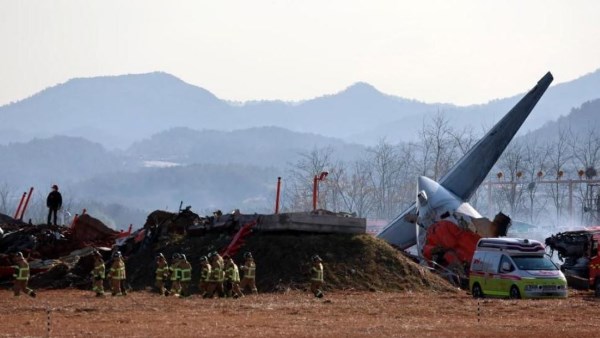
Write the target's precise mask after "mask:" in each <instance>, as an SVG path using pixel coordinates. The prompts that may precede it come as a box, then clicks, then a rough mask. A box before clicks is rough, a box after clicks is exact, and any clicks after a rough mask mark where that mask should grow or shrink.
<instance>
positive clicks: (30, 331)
mask: <svg viewBox="0 0 600 338" xmlns="http://www.w3.org/2000/svg"><path fill="white" fill-rule="evenodd" d="M478 307H479V309H480V315H479V316H478V311H477V309H478ZM48 310H50V323H51V326H50V335H49V336H51V337H75V336H77V337H79V336H89V337H116V336H118V337H123V336H128V337H158V336H162V337H200V336H210V337H217V336H218V337H223V336H225V337H227V336H230V337H239V336H246V337H257V336H267V337H272V336H283V335H286V336H291V337H296V336H315V337H316V336H319V337H322V336H325V337H334V336H335V337H340V336H395V337H396V336H406V337H415V336H418V337H422V336H432V337H467V336H468V337H559V336H560V337H584V336H587V337H591V336H595V335H596V334H597V332H598V331H599V330H600V322H598V321H597V318H598V317H600V302H599V301H597V300H596V299H594V298H593V297H592V295H591V294H589V293H576V294H574V295H573V296H572V297H571V298H569V299H567V300H519V301H517V300H500V299H485V300H481V301H479V303H478V301H477V300H475V299H472V298H471V297H470V296H468V295H466V294H465V293H464V292H454V293H441V292H433V291H429V292H349V291H344V292H341V291H338V292H331V293H328V294H327V296H326V298H325V299H321V300H319V299H315V298H313V297H311V296H310V295H309V294H308V293H303V292H297V291H293V292H290V293H287V294H275V293H273V294H262V295H259V296H254V297H245V298H243V299H238V300H232V299H213V300H206V299H201V298H199V297H198V296H192V297H190V298H187V299H176V298H165V297H159V296H156V295H154V294H151V293H149V292H144V291H142V292H134V293H132V294H130V295H128V296H127V297H116V298H113V297H110V296H109V297H106V298H103V299H98V298H95V297H94V296H93V294H92V293H91V292H89V291H87V292H86V291H80V290H52V291H41V292H40V293H39V296H38V298H36V299H31V298H28V297H24V296H21V297H20V298H15V297H13V296H12V295H11V293H10V292H9V291H6V290H2V291H0V318H1V320H2V327H1V328H0V337H25V336H33V337H46V336H47V323H48V320H47V311H48Z"/></svg>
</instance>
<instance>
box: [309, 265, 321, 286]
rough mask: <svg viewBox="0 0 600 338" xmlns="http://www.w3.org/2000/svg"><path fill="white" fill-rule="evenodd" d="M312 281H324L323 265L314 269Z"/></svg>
mask: <svg viewBox="0 0 600 338" xmlns="http://www.w3.org/2000/svg"><path fill="white" fill-rule="evenodd" d="M312 273H313V274H312V278H311V280H312V281H315V282H322V281H323V264H321V263H319V265H318V266H313V268H312Z"/></svg>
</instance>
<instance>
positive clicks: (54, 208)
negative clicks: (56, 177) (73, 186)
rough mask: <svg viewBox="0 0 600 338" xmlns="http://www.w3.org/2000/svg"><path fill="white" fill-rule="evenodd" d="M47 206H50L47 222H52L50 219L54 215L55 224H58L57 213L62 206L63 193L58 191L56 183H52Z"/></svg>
mask: <svg viewBox="0 0 600 338" xmlns="http://www.w3.org/2000/svg"><path fill="white" fill-rule="evenodd" d="M46 206H47V207H48V222H47V223H46V224H52V223H50V219H51V218H52V217H51V216H52V215H54V218H53V221H54V223H53V224H54V225H56V215H57V214H58V210H59V209H60V208H61V207H62V195H61V194H60V193H59V192H58V186H57V185H56V184H54V185H52V191H51V192H50V193H49V194H48V198H46Z"/></svg>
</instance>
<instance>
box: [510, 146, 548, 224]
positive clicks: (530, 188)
mask: <svg viewBox="0 0 600 338" xmlns="http://www.w3.org/2000/svg"><path fill="white" fill-rule="evenodd" d="M523 154H524V158H523V167H522V171H521V177H517V180H519V181H521V182H522V184H527V185H526V188H525V189H524V193H525V195H526V197H527V199H528V202H529V203H528V207H525V208H524V209H525V210H524V211H526V212H527V213H528V215H527V216H529V217H528V218H529V222H530V223H532V224H533V223H535V222H537V217H538V216H539V214H540V212H541V211H542V210H543V209H544V208H543V206H544V205H545V203H544V202H542V201H541V199H542V197H541V196H540V194H538V190H539V184H538V183H537V182H538V181H539V180H540V179H541V176H539V173H540V172H541V173H545V172H546V171H547V163H546V162H547V159H548V156H549V154H550V148H549V146H547V145H540V144H538V142H537V140H529V141H528V142H526V143H525V144H524V147H523ZM534 210H537V212H536V211H534Z"/></svg>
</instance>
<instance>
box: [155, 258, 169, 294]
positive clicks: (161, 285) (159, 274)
mask: <svg viewBox="0 0 600 338" xmlns="http://www.w3.org/2000/svg"><path fill="white" fill-rule="evenodd" d="M168 274H169V265H168V264H167V259H166V258H165V256H163V254H162V253H159V254H158V255H157V256H156V287H157V288H158V292H159V293H160V295H161V296H164V295H166V292H167V290H166V289H165V280H166V279H167V275H168Z"/></svg>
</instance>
